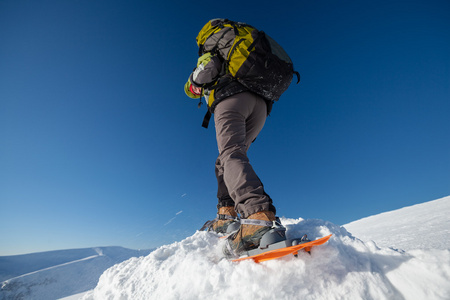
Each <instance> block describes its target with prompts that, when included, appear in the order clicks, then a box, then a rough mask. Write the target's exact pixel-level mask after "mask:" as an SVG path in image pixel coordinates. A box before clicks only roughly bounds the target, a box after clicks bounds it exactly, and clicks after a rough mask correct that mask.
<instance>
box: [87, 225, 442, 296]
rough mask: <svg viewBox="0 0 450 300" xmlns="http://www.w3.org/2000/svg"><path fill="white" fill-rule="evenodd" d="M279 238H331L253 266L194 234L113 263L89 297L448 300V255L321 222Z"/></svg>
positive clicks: (209, 236)
mask: <svg viewBox="0 0 450 300" xmlns="http://www.w3.org/2000/svg"><path fill="white" fill-rule="evenodd" d="M282 222H283V224H284V225H285V226H286V227H287V230H288V231H287V235H288V238H290V237H298V236H301V235H303V234H304V233H308V236H309V238H310V239H317V238H319V237H323V236H325V235H328V234H333V236H332V238H331V239H330V240H329V242H328V243H327V244H324V245H322V246H318V247H315V248H313V251H312V253H311V255H309V254H307V253H305V252H303V253H300V254H299V258H294V257H286V258H283V259H279V260H273V261H268V262H264V263H260V264H256V263H253V262H251V261H244V262H241V263H233V262H230V261H227V260H226V259H223V255H222V253H221V249H222V243H223V241H222V240H220V239H219V236H218V235H216V234H214V233H208V232H196V233H195V234H194V235H192V236H190V237H188V238H186V239H185V240H183V241H181V242H176V243H173V244H171V245H166V246H162V247H160V248H158V249H157V250H155V251H154V252H152V253H150V254H149V255H148V256H146V257H141V258H132V259H130V260H128V261H126V262H123V263H121V264H118V265H115V266H113V267H111V268H110V269H108V270H107V271H105V272H104V273H103V275H102V276H101V277H100V280H99V283H98V285H97V287H96V288H95V289H94V290H93V291H91V292H89V293H87V294H86V295H85V296H84V297H83V299H84V300H95V299H450V283H449V282H450V251H449V250H436V249H432V250H412V251H409V252H405V251H402V250H395V249H390V248H380V247H378V246H377V245H376V244H375V243H374V242H366V243H365V242H363V241H361V240H359V239H357V238H355V237H353V236H352V234H350V233H349V232H347V230H346V229H345V228H344V227H340V226H337V225H335V224H332V223H330V222H327V221H323V220H303V219H282Z"/></svg>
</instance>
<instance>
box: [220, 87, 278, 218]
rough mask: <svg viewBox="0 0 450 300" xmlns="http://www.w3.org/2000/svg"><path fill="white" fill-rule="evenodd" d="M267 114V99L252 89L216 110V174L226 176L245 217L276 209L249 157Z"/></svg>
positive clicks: (223, 103) (226, 181)
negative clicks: (250, 148) (248, 153)
mask: <svg viewBox="0 0 450 300" xmlns="http://www.w3.org/2000/svg"><path fill="white" fill-rule="evenodd" d="M266 117H267V106H266V103H265V101H264V100H263V99H262V98H261V97H259V96H257V95H255V94H253V93H249V92H245V93H240V94H236V95H233V96H231V97H229V98H227V99H225V100H223V101H221V102H220V103H219V104H218V105H217V106H216V108H215V111H214V122H215V127H216V138H217V145H218V148H219V157H218V158H217V161H216V176H217V178H218V181H219V178H223V182H224V184H225V185H226V188H227V189H228V192H229V195H230V196H231V198H232V199H233V200H234V202H235V208H236V211H237V212H238V213H240V214H241V216H242V217H244V218H246V217H248V216H249V215H251V214H254V213H256V212H259V211H268V210H272V211H274V207H273V206H272V200H271V199H270V197H269V196H268V195H267V194H266V193H265V192H264V187H263V184H262V183H261V180H260V179H259V178H258V176H257V175H256V173H255V171H254V170H253V168H252V166H251V165H250V162H249V159H248V157H247V150H248V149H249V147H250V145H251V143H252V142H253V141H254V140H255V138H256V137H257V136H258V134H259V132H260V131H261V129H262V128H263V126H264V123H265V120H266ZM219 189H220V181H219Z"/></svg>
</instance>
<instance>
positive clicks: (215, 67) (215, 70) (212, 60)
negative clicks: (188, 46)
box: [184, 53, 222, 99]
mask: <svg viewBox="0 0 450 300" xmlns="http://www.w3.org/2000/svg"><path fill="white" fill-rule="evenodd" d="M221 69H222V61H221V60H220V58H218V57H217V56H215V55H212V54H211V53H206V54H204V55H202V56H200V57H199V59H198V61H197V67H196V68H195V69H194V71H193V72H192V74H191V75H190V76H189V80H188V81H187V82H186V84H185V85H184V92H185V93H186V95H187V96H188V97H190V98H193V99H195V98H199V97H200V95H195V94H193V93H192V91H191V86H195V87H200V88H202V87H203V88H204V87H206V86H207V85H210V84H211V85H212V84H214V83H215V82H216V81H217V79H219V75H220V71H221Z"/></svg>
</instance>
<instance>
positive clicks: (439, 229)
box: [344, 196, 450, 250]
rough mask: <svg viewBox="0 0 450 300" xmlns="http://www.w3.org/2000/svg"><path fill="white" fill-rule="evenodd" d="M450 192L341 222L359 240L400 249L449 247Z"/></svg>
mask: <svg viewBox="0 0 450 300" xmlns="http://www.w3.org/2000/svg"><path fill="white" fill-rule="evenodd" d="M449 212H450V196H448V197H444V198H441V199H437V200H434V201H429V202H425V203H421V204H417V205H413V206H408V207H404V208H401V209H397V210H393V211H389V212H385V213H382V214H378V215H375V216H370V217H367V218H364V219H361V220H358V221H354V222H351V223H349V224H346V225H344V227H345V228H346V229H347V230H348V231H350V232H351V233H352V234H353V235H355V236H357V237H358V238H360V239H362V240H363V241H371V240H373V241H375V242H376V243H377V244H378V245H379V246H382V247H395V248H399V249H403V250H413V249H450V239H449V237H450V218H449Z"/></svg>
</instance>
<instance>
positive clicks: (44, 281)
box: [0, 247, 152, 300]
mask: <svg viewBox="0 0 450 300" xmlns="http://www.w3.org/2000/svg"><path fill="white" fill-rule="evenodd" d="M151 251H152V250H132V249H126V248H123V247H94V248H83V249H72V250H57V251H49V252H40V253H31V254H24V255H13V256H0V282H1V290H0V299H1V300H3V299H5V300H6V299H29V296H31V295H32V298H33V299H59V298H62V297H66V296H70V295H73V294H76V293H81V292H84V291H87V290H90V289H93V288H94V287H95V286H96V284H97V282H98V279H99V278H100V275H101V274H102V273H103V272H104V271H105V270H106V269H108V268H110V267H111V266H113V265H115V264H117V263H120V262H123V261H125V260H127V259H130V258H132V257H140V256H146V255H148V254H149V253H150V252H151Z"/></svg>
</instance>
